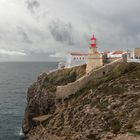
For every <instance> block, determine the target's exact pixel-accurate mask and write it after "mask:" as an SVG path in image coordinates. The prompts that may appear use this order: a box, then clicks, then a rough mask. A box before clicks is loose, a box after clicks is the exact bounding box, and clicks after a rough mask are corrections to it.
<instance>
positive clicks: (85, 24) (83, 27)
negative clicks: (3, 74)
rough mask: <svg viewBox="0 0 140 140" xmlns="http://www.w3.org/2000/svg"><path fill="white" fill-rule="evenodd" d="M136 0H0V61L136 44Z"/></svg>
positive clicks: (139, 34)
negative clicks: (92, 46)
mask: <svg viewBox="0 0 140 140" xmlns="http://www.w3.org/2000/svg"><path fill="white" fill-rule="evenodd" d="M139 16H140V1H139V0H0V61H2V60H50V59H52V57H53V56H54V57H55V56H58V57H60V56H63V55H64V54H65V53H66V52H71V51H72V52H74V51H77V52H78V51H79V52H83V51H85V52H87V50H88V47H89V39H90V36H91V35H92V34H93V33H94V34H95V36H96V38H97V40H98V49H99V50H100V51H109V50H118V49H123V50H127V49H129V50H133V48H135V47H140V46H139V44H140V18H139Z"/></svg>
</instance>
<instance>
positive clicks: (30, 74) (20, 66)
mask: <svg viewBox="0 0 140 140" xmlns="http://www.w3.org/2000/svg"><path fill="white" fill-rule="evenodd" d="M57 65H58V63H57V62H0V140H22V139H23V138H22V136H21V132H20V131H21V125H22V120H23V116H24V110H25V107H26V95H27V89H28V87H29V86H30V85H31V84H32V83H33V82H34V81H35V80H36V79H37V76H38V75H39V74H40V73H42V72H48V71H50V70H52V69H56V68H57Z"/></svg>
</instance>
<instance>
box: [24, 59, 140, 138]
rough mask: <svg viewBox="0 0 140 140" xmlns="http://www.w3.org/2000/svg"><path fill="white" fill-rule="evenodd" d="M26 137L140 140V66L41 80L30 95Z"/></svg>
mask: <svg viewBox="0 0 140 140" xmlns="http://www.w3.org/2000/svg"><path fill="white" fill-rule="evenodd" d="M23 132H24V134H25V136H26V138H27V139H29V140H109V139H111V140H129V139H130V140H138V139H140V64H139V63H127V62H125V61H123V59H118V60H116V61H114V62H112V63H109V64H106V65H105V66H102V67H100V68H96V69H94V70H92V71H90V72H89V73H86V65H82V66H77V67H73V68H66V69H61V70H56V71H54V72H51V73H49V74H47V73H43V74H41V75H40V76H39V77H38V79H37V81H36V82H35V83H33V84H32V85H31V86H30V87H29V89H28V94H27V107H26V110H25V116H24V120H23Z"/></svg>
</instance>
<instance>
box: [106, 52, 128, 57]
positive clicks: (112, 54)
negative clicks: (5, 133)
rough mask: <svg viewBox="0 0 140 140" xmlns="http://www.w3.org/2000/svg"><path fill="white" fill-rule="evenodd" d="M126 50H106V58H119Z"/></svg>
mask: <svg viewBox="0 0 140 140" xmlns="http://www.w3.org/2000/svg"><path fill="white" fill-rule="evenodd" d="M126 53H127V52H124V51H113V52H108V53H107V57H108V58H121V57H122V56H123V55H124V54H126Z"/></svg>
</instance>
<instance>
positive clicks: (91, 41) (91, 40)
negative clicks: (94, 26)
mask: <svg viewBox="0 0 140 140" xmlns="http://www.w3.org/2000/svg"><path fill="white" fill-rule="evenodd" d="M90 47H91V48H95V47H96V38H95V37H94V34H93V36H92V37H91V38H90Z"/></svg>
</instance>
